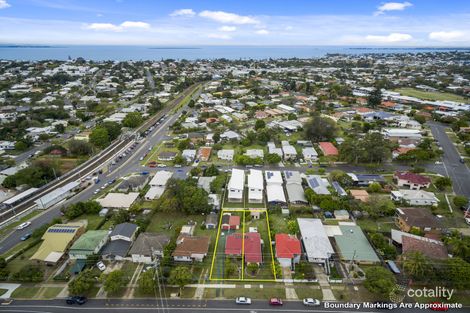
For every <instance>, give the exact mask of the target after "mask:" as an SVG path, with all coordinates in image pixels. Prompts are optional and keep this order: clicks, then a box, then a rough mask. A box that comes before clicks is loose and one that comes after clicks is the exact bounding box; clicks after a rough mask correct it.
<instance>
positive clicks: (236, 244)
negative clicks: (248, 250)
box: [225, 233, 243, 256]
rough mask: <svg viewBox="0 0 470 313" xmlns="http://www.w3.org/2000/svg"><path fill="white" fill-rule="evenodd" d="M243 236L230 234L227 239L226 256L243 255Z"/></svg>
mask: <svg viewBox="0 0 470 313" xmlns="http://www.w3.org/2000/svg"><path fill="white" fill-rule="evenodd" d="M242 237H243V236H242V234H239V233H237V234H230V235H228V236H227V238H226V239H225V255H232V256H241V255H242V241H243V239H242Z"/></svg>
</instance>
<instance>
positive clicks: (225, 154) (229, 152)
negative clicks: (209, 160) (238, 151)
mask: <svg viewBox="0 0 470 313" xmlns="http://www.w3.org/2000/svg"><path fill="white" fill-rule="evenodd" d="M234 155H235V150H233V149H222V150H219V151H217V158H218V159H219V160H224V161H233V156H234Z"/></svg>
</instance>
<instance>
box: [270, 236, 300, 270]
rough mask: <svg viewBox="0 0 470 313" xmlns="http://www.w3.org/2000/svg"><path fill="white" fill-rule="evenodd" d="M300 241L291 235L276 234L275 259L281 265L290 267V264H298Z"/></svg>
mask: <svg viewBox="0 0 470 313" xmlns="http://www.w3.org/2000/svg"><path fill="white" fill-rule="evenodd" d="M301 252H302V250H301V247H300V240H299V239H297V237H295V236H293V235H288V234H276V258H277V259H278V260H279V263H280V264H281V265H284V263H285V266H290V265H291V264H292V262H294V263H299V261H300V254H301Z"/></svg>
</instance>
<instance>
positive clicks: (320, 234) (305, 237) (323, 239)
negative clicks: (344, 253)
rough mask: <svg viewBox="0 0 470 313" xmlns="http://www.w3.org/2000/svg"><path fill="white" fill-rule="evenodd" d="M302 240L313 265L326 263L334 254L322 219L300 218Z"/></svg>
mask: <svg viewBox="0 0 470 313" xmlns="http://www.w3.org/2000/svg"><path fill="white" fill-rule="evenodd" d="M297 223H298V224H299V229H300V235H301V239H302V242H303V245H304V248H305V253H306V254H307V259H308V261H309V262H312V263H326V262H327V261H328V259H329V258H330V257H331V256H332V255H333V254H334V250H333V247H332V246H331V243H330V240H329V239H328V235H327V233H326V231H325V228H324V226H323V224H322V222H321V220H320V219H317V218H298V219H297Z"/></svg>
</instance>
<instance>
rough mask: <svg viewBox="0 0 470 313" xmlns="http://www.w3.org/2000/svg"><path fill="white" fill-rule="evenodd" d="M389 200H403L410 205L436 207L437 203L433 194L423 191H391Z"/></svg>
mask: <svg viewBox="0 0 470 313" xmlns="http://www.w3.org/2000/svg"><path fill="white" fill-rule="evenodd" d="M390 198H391V199H392V200H394V201H400V200H405V201H406V202H408V203H409V204H410V205H437V204H438V203H439V199H438V198H437V197H436V195H435V194H434V193H432V192H429V191H424V190H412V189H400V190H398V191H392V192H391V194H390Z"/></svg>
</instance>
